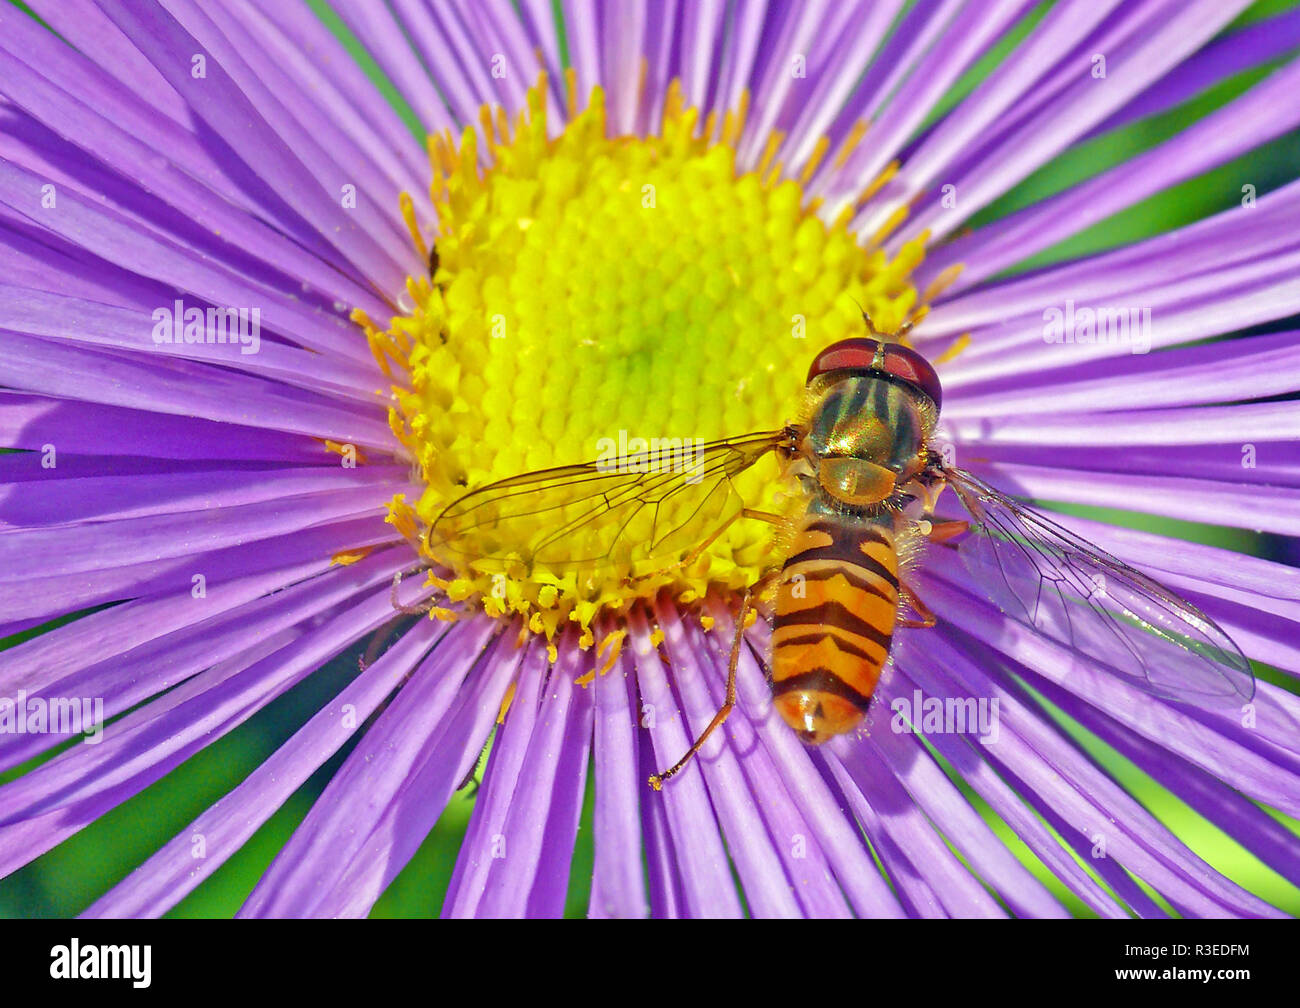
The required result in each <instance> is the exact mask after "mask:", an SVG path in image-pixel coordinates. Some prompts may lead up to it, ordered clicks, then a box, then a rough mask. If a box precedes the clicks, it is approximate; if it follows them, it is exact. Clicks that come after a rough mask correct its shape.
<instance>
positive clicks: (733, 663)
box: [650, 568, 781, 791]
mask: <svg viewBox="0 0 1300 1008" xmlns="http://www.w3.org/2000/svg"><path fill="white" fill-rule="evenodd" d="M780 573H781V570H780V568H776V569H773V570H770V571H768V572H767V573H766V574H764V575H763V576H762V577H760V578H759V579H758V580H757V581H755V582H754V583H753V584H752V585H750V586H749V587H748V588H746V589H745V597H744V598H743V599H742V600H741V602H740V613H739V614H738V615H737V616H736V635H735V637H733V638H732V641H731V658H730V659H729V660H728V662H727V696H726V699H725V700H724V701H723V704H722V706H721V707H719V708H718V712H717V713H716V714H714V715H713V720H712V721H710V722H709V724H708V727H706V728H705V729H704V731H703V732H701V733H700V737H699V738H697V739H696V740H695V743H694V744H693V745H692V746H691V747H690V749H688V750H687V751H686V755H685V756H683V757H682V758H681V759H679V760H678V761H677V762H676V763H674V764H673V765H672V766H671V767H669V768H668V769H667V770H665V771H664V772H663V773H659V774H651V775H650V786H651V787H652V788H654V789H655V790H656V791H659V790H662V788H663V786H664V781H666V780H667V779H668V778H669V777H671V776H673V775H674V774H676V773H677V772H678V771H680V770H681V769H682V767H684V766H686V764H687V763H689V762H690V761H691V757H692V756H694V755H695V754H696V753H698V752H699V751H700V749H701V748H702V747H703V746H704V743H705V742H707V741H708V739H709V736H710V735H712V734H713V730H714V729H715V728H717V727H718V726H719V725H721V724H722V723H723V722H724V721H726V720H727V716H728V715H729V714H730V713H731V711H732V709H733V708H734V707H735V706H736V669H737V667H738V666H739V665H740V645H741V642H742V641H743V640H744V639H745V620H746V618H747V617H748V616H749V610H750V609H751V608H752V605H751V600H752V599H754V598H755V597H758V596H761V595H762V594H763V592H765V591H766V590H767V588H768V587H769V586H770V584H771V581H772V579H773V578H775V577H778V576H779V575H780Z"/></svg>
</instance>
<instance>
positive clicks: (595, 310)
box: [358, 78, 922, 644]
mask: <svg viewBox="0 0 1300 1008" xmlns="http://www.w3.org/2000/svg"><path fill="white" fill-rule="evenodd" d="M545 87H546V84H545V82H544V81H543V83H542V84H540V85H539V86H538V87H536V88H534V89H533V90H532V91H531V92H530V94H529V102H528V112H527V113H526V114H524V115H521V117H520V119H519V122H518V123H517V124H516V125H515V127H514V129H513V131H511V130H509V129H508V128H507V124H506V123H505V121H504V117H503V116H497V117H495V118H494V117H493V116H492V115H491V114H490V113H488V112H487V111H485V112H484V115H483V117H482V118H483V122H482V127H483V128H482V132H481V133H480V131H478V130H476V129H473V128H468V129H466V130H465V131H464V133H463V135H462V137H461V140H460V143H459V145H458V146H457V145H456V143H455V142H454V140H453V138H451V137H450V136H448V135H444V136H438V137H433V138H431V141H430V152H431V158H432V162H433V182H432V197H433V203H434V207H435V210H436V212H437V220H436V221H431V222H426V231H425V232H424V233H426V234H430V235H432V237H431V239H427V240H426V238H424V237H423V235H422V233H421V229H420V228H419V227H418V226H417V223H416V222H415V220H414V213H413V211H412V210H411V207H410V202H409V200H404V201H403V207H402V209H403V212H404V214H405V216H406V217H407V220H408V224H410V225H411V227H412V230H413V233H414V236H415V239H414V240H415V242H416V244H417V247H418V248H420V251H421V253H422V254H426V253H429V252H432V256H431V258H432V260H433V261H434V262H435V263H436V269H435V270H434V271H433V275H432V276H431V277H427V276H425V277H413V278H411V279H410V280H409V281H408V284H407V290H408V293H409V295H410V303H412V304H413V307H412V309H411V311H410V312H409V314H407V315H404V316H399V317H396V318H394V319H393V320H392V321H391V324H390V327H389V329H388V331H387V332H381V331H379V329H378V328H377V327H376V326H374V325H373V324H372V323H371V322H370V320H369V319H364V318H361V317H358V321H359V322H361V323H362V324H363V325H364V326H365V328H366V330H367V333H368V335H369V337H370V342H371V346H372V347H373V349H374V351H375V353H376V356H377V358H378V359H379V361H380V364H381V366H382V367H384V369H385V371H386V373H388V374H391V375H392V377H393V379H394V383H395V385H394V391H393V400H392V409H391V415H390V421H391V424H392V426H393V429H394V431H395V432H396V433H397V436H398V437H399V438H400V439H401V441H402V443H403V444H404V445H405V446H406V447H407V449H408V450H409V452H410V454H411V457H412V459H413V460H414V462H415V464H416V466H417V467H418V472H419V475H420V477H421V479H422V480H423V484H424V491H423V494H422V495H421V497H420V498H419V500H418V501H408V500H406V499H405V498H399V499H397V500H395V501H393V503H392V506H391V517H390V520H391V521H392V522H393V523H394V524H395V525H396V526H397V527H398V529H399V530H401V531H403V533H404V534H406V535H408V538H411V539H412V540H413V541H421V539H420V536H421V534H422V533H423V532H424V531H425V530H427V529H428V527H429V526H430V525H431V524H432V523H433V522H434V521H435V520H436V519H437V518H438V516H439V515H440V514H441V513H442V512H443V510H444V509H445V508H446V507H447V506H448V505H449V504H450V503H452V502H453V501H455V500H457V499H458V498H460V497H462V496H463V495H464V494H465V493H466V492H467V490H470V489H473V488H477V487H481V486H484V485H486V484H489V483H492V482H494V481H497V480H502V479H505V478H507V477H512V476H515V475H517V474H521V473H526V472H530V471H533V470H540V469H546V468H550V467H555V466H565V465H572V464H576V463H582V462H587V461H590V460H593V459H596V458H598V457H600V456H601V455H602V452H603V451H604V450H605V448H606V447H607V446H609V445H612V444H617V445H620V446H623V447H624V448H625V449H626V447H627V446H629V445H631V446H636V445H637V444H638V442H637V439H644V440H645V441H646V442H649V441H650V440H651V439H664V440H665V441H666V442H667V443H673V442H674V439H682V440H683V442H685V443H687V444H690V443H700V442H708V441H713V440H716V439H719V438H724V437H733V436H736V435H741V434H745V433H749V432H753V431H763V430H772V429H776V428H780V427H781V426H782V425H783V424H785V423H787V422H789V421H790V420H792V419H794V418H795V416H796V414H797V412H798V409H799V405H800V402H801V396H802V394H803V391H804V376H805V373H806V371H807V368H808V364H809V362H810V360H811V358H812V357H813V356H814V355H815V354H816V353H817V351H818V350H820V349H821V348H823V347H824V346H826V345H827V344H829V343H831V342H833V341H835V340H838V339H843V338H845V337H848V336H855V335H860V334H861V332H862V320H861V317H860V315H859V309H858V305H857V304H855V300H856V302H858V303H860V304H861V305H862V306H863V307H865V308H866V309H867V310H868V311H869V312H870V313H871V315H872V316H873V318H874V319H875V320H876V322H877V325H878V326H880V327H881V328H882V329H884V330H886V331H888V330H890V329H892V328H893V327H895V326H897V325H898V324H899V323H901V322H902V321H903V320H904V319H905V318H906V317H908V316H909V315H913V314H915V313H916V311H917V300H916V291H915V289H914V288H913V287H911V286H910V285H909V283H908V276H909V274H910V273H911V271H912V269H913V268H914V267H915V266H916V264H917V262H918V261H919V260H920V258H921V254H922V252H921V250H922V241H921V240H920V239H918V240H916V241H914V242H912V243H909V244H908V245H906V246H905V247H904V248H903V250H902V251H901V252H900V253H899V254H898V255H897V256H896V257H895V258H893V259H892V260H891V259H889V258H888V257H887V256H886V255H885V253H884V252H883V251H881V250H880V249H878V248H863V247H861V246H860V245H859V244H858V241H857V239H856V238H855V236H854V235H853V234H852V233H851V232H850V231H849V230H848V223H847V222H848V220H849V219H850V218H851V216H852V214H853V212H854V211H855V209H856V207H855V206H854V205H852V204H850V205H849V206H847V207H846V208H845V210H844V212H843V213H842V214H841V215H840V217H839V218H838V219H837V220H836V221H834V222H832V223H827V222H826V221H824V220H823V219H822V217H821V216H819V213H818V211H819V209H820V207H819V206H818V205H817V204H816V203H815V202H812V203H810V202H809V201H808V200H807V199H806V198H805V195H804V192H803V190H802V189H801V187H800V185H799V183H798V182H796V181H794V180H791V179H783V177H782V176H783V171H782V166H781V165H779V164H775V163H773V157H772V153H773V152H774V151H775V150H776V149H777V147H778V144H777V143H775V142H774V143H773V144H771V145H770V146H769V152H768V155H767V156H766V157H765V158H764V159H763V162H762V163H761V164H760V165H759V167H758V168H757V169H756V170H754V171H748V172H738V171H737V169H736V154H735V150H734V146H733V145H734V143H735V141H736V139H737V137H738V136H739V133H740V128H741V125H742V120H743V112H742V113H738V114H735V115H730V116H728V117H727V120H726V122H725V123H724V125H723V127H722V128H721V129H715V128H714V125H715V124H714V123H713V122H709V123H706V124H703V126H702V127H701V124H700V123H699V121H698V117H697V112H696V110H694V109H689V108H685V107H684V106H683V103H682V100H681V97H680V91H679V90H678V89H676V88H673V89H672V90H671V92H670V94H669V98H668V101H667V104H666V108H665V110H664V115H663V120H662V126H661V127H660V129H659V130H658V132H657V134H656V135H653V136H646V137H633V136H617V137H610V136H607V135H606V122H605V109H604V99H603V95H602V94H601V92H600V91H599V90H596V91H594V92H593V93H592V98H591V102H590V104H589V105H588V107H587V108H586V109H585V110H584V111H582V112H581V113H577V112H576V110H573V111H574V114H572V115H571V116H570V121H569V123H568V125H567V126H566V127H565V129H564V130H563V131H562V132H560V133H559V134H558V135H557V136H555V137H548V135H547V123H546V114H545V108H546V102H545V97H544V95H545ZM569 88H570V107H571V110H572V106H573V93H574V91H573V80H572V78H570V80H569ZM857 136H858V134H854V135H853V137H852V142H857ZM824 150H825V145H822V146H821V147H819V149H818V156H821V154H822V153H824ZM810 174H811V172H810V171H805V172H804V174H803V176H802V177H804V178H807V177H809V175H810ZM633 450H635V448H633ZM776 474H777V466H776V464H775V462H774V460H772V459H770V458H769V459H766V460H764V461H763V462H761V463H759V464H758V465H756V466H755V467H754V468H753V469H751V470H750V471H748V472H746V473H744V474H743V475H742V476H740V477H739V478H738V479H737V480H736V481H735V490H736V493H737V495H738V497H739V498H741V499H743V500H744V502H745V504H746V505H747V506H748V507H751V508H755V509H763V510H775V509H779V507H780V506H781V505H780V500H779V494H781V493H782V492H783V491H784V490H785V489H788V488H782V487H781V486H779V485H778V484H777V481H776V480H775V476H776ZM680 498H681V500H680V503H675V502H670V503H669V504H668V505H667V506H668V507H669V508H671V507H674V506H678V507H680V508H682V509H683V511H682V513H681V514H680V515H679V516H678V517H679V518H680V519H681V521H680V524H683V525H684V526H687V527H689V519H690V516H691V512H690V511H689V509H690V508H692V507H695V508H698V506H699V500H698V496H693V495H691V494H681V495H680ZM669 517H670V518H671V517H672V516H671V515H670V516H669ZM554 520H555V517H554V515H547V514H545V513H540V514H539V515H538V517H537V522H538V523H539V530H538V531H539V532H540V531H541V529H540V526H542V525H544V524H545V523H546V522H548V521H552V522H553V521H554ZM711 531H714V530H712V529H708V528H701V529H699V530H697V532H698V534H697V538H698V539H703V538H705V537H706V536H707V535H708V534H709V532H711ZM475 534H476V533H475V531H474V530H473V529H470V530H469V531H468V532H466V533H465V535H466V536H467V537H468V539H469V541H467V542H461V543H459V544H458V546H459V548H458V549H457V550H454V551H441V550H438V549H436V548H435V549H433V550H432V551H430V549H429V547H428V546H427V545H426V546H423V547H422V549H423V550H424V551H425V552H426V556H425V559H426V560H427V561H428V562H429V563H430V564H431V565H432V566H433V572H434V577H435V580H437V582H438V583H439V584H441V585H442V586H443V587H444V588H445V591H446V593H447V595H448V597H449V598H450V599H451V601H452V602H468V603H469V604H471V605H473V606H475V607H477V608H481V609H482V610H483V611H485V612H487V613H489V614H490V615H493V616H515V615H518V616H520V617H522V623H523V625H524V626H526V627H527V628H528V630H529V631H531V632H533V633H537V634H545V635H546V636H547V637H548V638H549V637H553V636H554V635H555V634H556V633H557V632H558V631H559V630H561V629H563V628H564V627H565V626H567V625H569V624H570V623H575V622H576V623H577V624H579V625H580V627H581V629H582V631H583V634H582V636H583V640H584V643H588V644H589V643H590V642H591V639H592V635H591V632H590V626H591V623H592V620H593V619H594V618H595V617H596V616H597V615H598V614H599V613H600V612H602V611H608V610H616V609H620V608H623V607H625V606H627V605H628V604H629V603H631V602H632V601H633V600H635V599H636V598H638V597H647V596H649V595H651V594H653V593H654V592H656V591H658V590H660V589H661V588H664V587H667V588H669V590H671V591H672V592H673V593H674V595H675V597H676V598H678V599H679V600H681V601H689V600H692V599H698V598H702V597H703V596H704V595H705V593H706V592H707V591H708V589H709V588H710V587H711V586H713V587H721V588H724V589H726V590H731V591H737V590H741V589H743V588H744V587H745V586H746V585H747V584H749V583H752V582H753V581H754V580H755V578H756V577H757V576H758V575H759V573H761V572H762V570H763V569H765V568H766V567H767V566H768V565H770V563H771V562H772V559H773V557H772V539H773V530H772V528H771V526H769V525H765V524H762V523H760V522H754V521H749V520H740V521H736V522H735V523H733V524H731V525H730V526H728V527H727V528H726V530H725V531H724V532H723V533H722V534H721V535H720V536H719V537H718V538H717V539H716V541H714V542H713V543H712V544H711V545H710V546H709V548H708V550H707V551H706V552H704V553H703V554H702V555H701V556H700V557H699V558H698V559H697V560H696V561H695V562H693V563H691V564H690V565H688V566H685V567H678V568H676V569H673V570H671V571H666V572H664V573H662V574H660V575H658V576H655V577H650V578H644V579H642V580H636V579H634V578H631V577H629V575H630V574H631V573H634V572H636V571H641V568H638V567H637V566H636V565H635V563H633V562H632V561H629V562H628V563H621V564H612V565H610V566H608V567H607V568H600V567H596V568H594V569H593V568H591V567H590V565H588V566H586V567H583V566H581V565H578V564H569V563H566V562H565V561H564V559H563V556H559V555H558V554H557V558H554V559H547V560H543V559H537V558H527V557H525V558H522V559H521V562H520V563H517V564H515V565H513V566H511V567H509V568H505V569H504V572H503V568H501V567H500V566H499V565H498V566H497V567H496V568H493V567H492V566H490V565H485V564H481V563H476V562H475V561H474V559H473V558H474V556H475V554H476V553H477V552H489V551H490V550H499V549H500V548H501V544H500V543H496V542H493V543H490V544H489V543H486V542H485V543H484V544H483V546H484V548H483V550H481V551H480V550H476V549H475V545H476V544H475V543H474V542H473V537H474V535H475ZM591 535H593V536H594V535H595V533H594V532H592V533H591ZM585 536H588V533H587V532H586V531H585V530H584V528H583V527H582V526H581V525H579V526H577V527H575V528H574V529H572V530H570V531H568V532H566V536H565V543H566V547H567V548H568V549H569V553H568V555H569V556H572V557H574V558H575V559H577V558H581V557H585V556H588V555H589V554H590V550H591V549H593V548H596V547H598V546H599V543H589V542H587V541H585V539H584V537H585ZM690 545H691V544H690V543H687V542H683V543H682V544H681V548H680V549H678V551H677V555H678V556H679V557H680V556H683V555H685V554H686V552H687V550H688V549H689V546H690ZM563 552H564V551H559V553H563ZM629 564H631V566H629ZM650 566H652V567H654V568H655V569H661V568H662V567H663V566H664V564H663V559H662V558H657V561H656V563H655V564H652V565H650ZM641 572H642V573H643V571H641Z"/></svg>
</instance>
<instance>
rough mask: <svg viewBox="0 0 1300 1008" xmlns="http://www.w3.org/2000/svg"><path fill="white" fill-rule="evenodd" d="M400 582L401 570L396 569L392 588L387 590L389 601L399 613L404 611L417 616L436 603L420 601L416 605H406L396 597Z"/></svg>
mask: <svg viewBox="0 0 1300 1008" xmlns="http://www.w3.org/2000/svg"><path fill="white" fill-rule="evenodd" d="M401 584H402V572H401V571H398V572H397V573H396V574H394V575H393V589H392V591H391V592H389V595H388V598H389V601H391V602H392V603H393V608H394V609H396V610H397V611H398V612H399V613H404V614H405V615H407V616H418V615H419V614H420V613H427V612H428V611H429V610H430V609H432V608H433V607H434V605H436V603H434V602H420V603H417V604H416V605H407V604H406V603H404V602H402V601H401V600H400V599H398V597H397V589H398V588H400V587H401Z"/></svg>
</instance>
